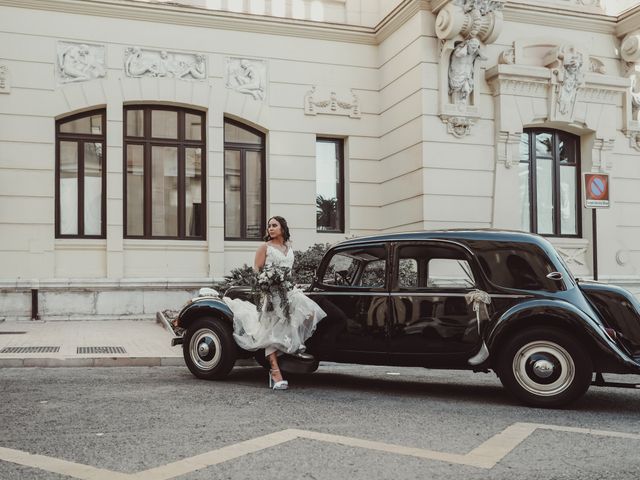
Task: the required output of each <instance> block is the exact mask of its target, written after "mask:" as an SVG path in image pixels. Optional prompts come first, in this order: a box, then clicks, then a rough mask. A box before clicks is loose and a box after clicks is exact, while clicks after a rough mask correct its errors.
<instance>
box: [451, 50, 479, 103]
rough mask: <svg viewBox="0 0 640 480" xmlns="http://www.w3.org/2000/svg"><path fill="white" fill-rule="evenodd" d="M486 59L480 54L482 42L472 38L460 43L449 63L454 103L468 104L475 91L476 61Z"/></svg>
mask: <svg viewBox="0 0 640 480" xmlns="http://www.w3.org/2000/svg"><path fill="white" fill-rule="evenodd" d="M478 57H480V59H482V60H486V57H484V56H483V55H482V53H481V52H480V41H479V40H478V39H477V38H470V39H468V40H465V41H464V42H460V43H459V44H458V45H457V46H456V47H455V49H454V50H453V52H452V53H451V60H450V62H449V95H451V100H452V103H455V104H467V103H469V96H470V95H471V93H472V92H473V89H474V78H473V69H474V66H475V62H476V59H477V58H478Z"/></svg>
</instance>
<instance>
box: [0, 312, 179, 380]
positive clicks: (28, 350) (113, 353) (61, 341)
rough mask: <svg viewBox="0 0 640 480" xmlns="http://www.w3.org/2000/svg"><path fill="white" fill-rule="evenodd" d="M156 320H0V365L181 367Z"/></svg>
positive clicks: (165, 328) (169, 334)
mask: <svg viewBox="0 0 640 480" xmlns="http://www.w3.org/2000/svg"><path fill="white" fill-rule="evenodd" d="M173 337H174V335H173V333H172V332H170V331H169V327H168V326H165V325H164V324H163V323H162V321H156V320H138V321H134V320H100V321H95V320H93V321H92V320H82V321H40V320H36V321H29V320H25V321H4V322H1V323H0V368H1V367H115V366H184V360H183V358H182V346H180V345H178V346H175V347H171V339H172V338H173Z"/></svg>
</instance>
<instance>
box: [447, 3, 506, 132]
mask: <svg viewBox="0 0 640 480" xmlns="http://www.w3.org/2000/svg"><path fill="white" fill-rule="evenodd" d="M504 3H505V1H504V0H453V1H452V2H449V3H446V4H444V3H443V4H441V6H440V5H438V6H437V7H436V8H435V9H434V13H437V17H436V34H437V35H438V38H439V39H440V40H441V45H440V79H439V84H440V88H439V93H438V95H439V98H440V118H441V119H442V121H443V122H444V123H445V124H446V125H447V131H448V132H449V133H451V134H452V135H454V136H455V137H457V138H460V137H463V136H465V135H468V134H469V133H470V132H471V127H472V125H474V123H475V122H476V121H477V119H478V118H480V112H479V109H478V106H477V103H478V102H477V101H476V98H475V94H474V92H475V88H476V83H477V81H478V77H479V74H480V62H479V61H478V60H486V57H485V56H484V55H483V53H482V50H483V48H484V45H486V44H488V43H492V42H494V41H495V40H496V39H497V38H498V36H499V35H500V32H501V30H502V18H503V17H502V8H503V6H504Z"/></svg>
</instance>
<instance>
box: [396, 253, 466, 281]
mask: <svg viewBox="0 0 640 480" xmlns="http://www.w3.org/2000/svg"><path fill="white" fill-rule="evenodd" d="M475 283H476V282H475V279H474V277H473V273H472V271H471V267H470V265H469V262H468V260H467V254H466V253H465V252H464V251H463V250H462V249H461V248H459V247H455V246H452V245H445V244H442V243H425V244H415V245H413V244H412V245H405V246H401V247H400V248H399V249H398V287H399V288H403V289H405V288H407V289H411V288H473V287H474V286H475Z"/></svg>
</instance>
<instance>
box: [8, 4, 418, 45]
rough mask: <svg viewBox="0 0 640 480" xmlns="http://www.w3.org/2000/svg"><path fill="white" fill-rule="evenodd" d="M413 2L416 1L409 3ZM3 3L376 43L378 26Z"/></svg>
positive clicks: (190, 10) (142, 7)
mask: <svg viewBox="0 0 640 480" xmlns="http://www.w3.org/2000/svg"><path fill="white" fill-rule="evenodd" d="M409 3H413V1H411V2H409ZM0 6H7V7H17V8H31V9H35V10H46V11H54V12H63V13H73V14H79V15H95V16H100V17H109V18H123V19H127V20H138V21H145V22H158V23H171V24H174V25H184V26H191V27H204V28H215V29H219V30H236V31H243V32H254V33H264V34H269V35H286V36H292V37H305V38H315V39H319V40H329V41H338V42H349V43H360V44H367V45H375V44H376V43H377V42H376V36H375V32H376V29H374V28H370V27H360V26H355V25H341V24H337V23H319V22H312V21H308V20H296V19H290V18H280V17H270V16H263V15H251V14H247V13H234V12H226V11H218V10H207V9H203V8H196V7H189V6H183V5H174V4H164V3H162V4H160V3H149V4H147V3H140V4H138V3H133V2H129V1H126V0H82V1H79V0H0Z"/></svg>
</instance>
